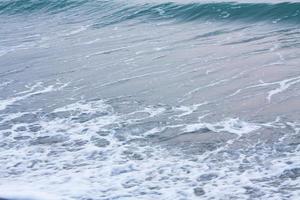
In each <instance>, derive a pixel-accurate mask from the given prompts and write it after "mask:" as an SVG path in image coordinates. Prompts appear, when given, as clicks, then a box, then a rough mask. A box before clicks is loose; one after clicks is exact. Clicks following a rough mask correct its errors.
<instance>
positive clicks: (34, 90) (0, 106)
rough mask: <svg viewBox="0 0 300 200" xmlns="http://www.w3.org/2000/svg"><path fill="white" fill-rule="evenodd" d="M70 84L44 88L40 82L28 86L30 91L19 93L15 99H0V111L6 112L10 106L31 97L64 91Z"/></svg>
mask: <svg viewBox="0 0 300 200" xmlns="http://www.w3.org/2000/svg"><path fill="white" fill-rule="evenodd" d="M67 85H68V84H58V85H49V86H46V87H44V86H43V84H42V83H41V82H38V83H36V84H34V85H31V86H27V87H28V90H25V91H23V92H20V93H17V94H16V96H14V97H9V98H6V99H0V111H1V110H5V109H6V108H7V107H8V106H11V105H13V104H14V103H16V102H18V101H22V100H25V99H27V98H29V97H32V96H35V95H40V94H44V93H49V92H54V91H58V90H61V89H63V88H64V87H66V86H67Z"/></svg>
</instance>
